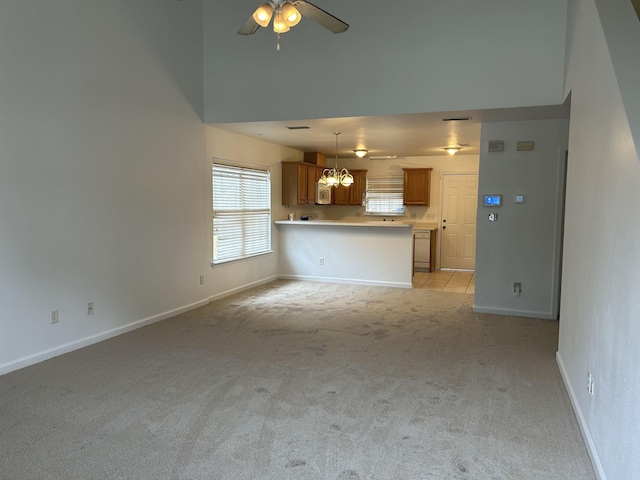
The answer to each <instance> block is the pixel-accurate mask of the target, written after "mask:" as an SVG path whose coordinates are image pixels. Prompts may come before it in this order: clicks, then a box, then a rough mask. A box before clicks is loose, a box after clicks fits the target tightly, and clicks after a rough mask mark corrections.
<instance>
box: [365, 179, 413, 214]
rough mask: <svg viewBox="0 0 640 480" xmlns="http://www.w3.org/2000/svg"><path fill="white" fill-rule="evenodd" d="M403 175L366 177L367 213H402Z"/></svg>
mask: <svg viewBox="0 0 640 480" xmlns="http://www.w3.org/2000/svg"><path fill="white" fill-rule="evenodd" d="M403 188H404V177H367V202H366V203H367V206H366V214H367V215H404V205H403V204H402V202H403V196H402V193H403Z"/></svg>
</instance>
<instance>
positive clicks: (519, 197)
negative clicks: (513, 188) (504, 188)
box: [514, 193, 525, 203]
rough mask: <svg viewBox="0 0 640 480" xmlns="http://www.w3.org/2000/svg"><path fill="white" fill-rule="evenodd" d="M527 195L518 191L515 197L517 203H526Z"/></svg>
mask: <svg viewBox="0 0 640 480" xmlns="http://www.w3.org/2000/svg"><path fill="white" fill-rule="evenodd" d="M524 199H525V195H524V193H516V195H515V197H514V202H515V203H524Z"/></svg>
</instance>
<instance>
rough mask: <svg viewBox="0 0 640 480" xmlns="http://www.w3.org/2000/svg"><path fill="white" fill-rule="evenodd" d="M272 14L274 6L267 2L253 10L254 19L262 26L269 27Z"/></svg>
mask: <svg viewBox="0 0 640 480" xmlns="http://www.w3.org/2000/svg"><path fill="white" fill-rule="evenodd" d="M271 15H273V7H272V6H271V5H270V4H268V3H265V4H263V5H260V6H259V7H258V8H256V11H255V12H253V19H254V20H255V21H256V23H257V24H258V25H260V26H261V27H267V26H269V22H270V21H271Z"/></svg>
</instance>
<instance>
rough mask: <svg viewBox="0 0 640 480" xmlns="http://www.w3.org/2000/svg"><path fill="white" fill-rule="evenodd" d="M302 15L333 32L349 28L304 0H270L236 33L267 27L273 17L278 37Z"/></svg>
mask: <svg viewBox="0 0 640 480" xmlns="http://www.w3.org/2000/svg"><path fill="white" fill-rule="evenodd" d="M302 17H307V18H310V19H311V20H313V21H315V22H317V23H318V24H320V25H321V26H323V27H324V28H326V29H327V30H329V31H331V32H333V33H342V32H344V31H346V30H347V29H348V28H349V25H348V24H347V23H345V22H343V21H342V20H340V19H339V18H337V17H334V16H333V15H331V14H330V13H329V12H326V11H324V10H323V9H321V8H320V7H318V6H316V5H314V4H313V3H311V2H307V1H306V0H291V1H289V0H272V1H269V2H267V3H264V4H262V5H260V6H259V7H258V8H257V9H256V11H255V12H253V15H251V16H250V17H249V18H248V19H247V21H246V22H245V24H244V25H242V27H240V30H238V35H252V34H254V33H256V31H257V30H258V27H265V28H266V27H268V26H269V22H270V21H271V18H273V31H274V32H276V33H277V34H278V39H279V38H280V34H281V33H284V32H288V31H289V29H290V28H291V27H293V26H295V25H297V24H298V23H299V22H300V20H301V19H302ZM278 50H280V43H279V42H278Z"/></svg>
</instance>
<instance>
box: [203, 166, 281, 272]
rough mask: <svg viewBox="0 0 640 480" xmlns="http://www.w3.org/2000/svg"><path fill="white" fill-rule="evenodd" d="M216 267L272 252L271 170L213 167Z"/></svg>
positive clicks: (214, 257) (214, 252)
mask: <svg viewBox="0 0 640 480" xmlns="http://www.w3.org/2000/svg"><path fill="white" fill-rule="evenodd" d="M212 179H213V264H214V265H216V264H219V263H224V262H230V261H233V260H239V259H242V258H247V257H252V256H255V255H261V254H263V253H269V252H271V179H270V175H269V171H267V170H258V169H251V168H245V167H235V166H229V165H220V164H213V167H212Z"/></svg>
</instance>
